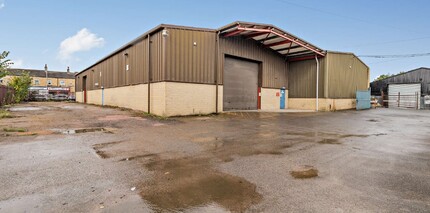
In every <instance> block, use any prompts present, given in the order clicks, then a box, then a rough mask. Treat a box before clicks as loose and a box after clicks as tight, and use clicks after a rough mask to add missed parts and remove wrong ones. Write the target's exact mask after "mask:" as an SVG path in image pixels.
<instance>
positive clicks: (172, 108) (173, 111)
mask: <svg viewBox="0 0 430 213" xmlns="http://www.w3.org/2000/svg"><path fill="white" fill-rule="evenodd" d="M165 85H166V112H165V115H166V116H175V115H195V114H210V113H214V112H215V106H216V100H215V94H216V91H215V90H216V86H215V85H209V84H190V83H176V82H166V84H165ZM218 89H219V88H218ZM218 92H219V91H218ZM221 94H222V89H221Z"/></svg>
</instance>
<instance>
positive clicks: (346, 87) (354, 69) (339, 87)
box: [326, 52, 369, 98]
mask: <svg viewBox="0 0 430 213" xmlns="http://www.w3.org/2000/svg"><path fill="white" fill-rule="evenodd" d="M326 57H327V58H328V65H327V67H328V83H329V84H328V96H329V98H355V95H356V91H357V90H367V89H368V82H369V68H368V67H367V66H366V65H365V64H363V63H362V62H361V61H360V60H359V59H358V58H357V57H356V56H354V55H353V54H347V53H330V52H329V53H328V54H327V56H326Z"/></svg>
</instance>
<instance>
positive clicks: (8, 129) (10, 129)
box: [3, 127, 27, 132]
mask: <svg viewBox="0 0 430 213" xmlns="http://www.w3.org/2000/svg"><path fill="white" fill-rule="evenodd" d="M3 131H5V132H27V129H25V128H20V127H7V128H3Z"/></svg>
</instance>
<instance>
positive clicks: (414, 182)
mask: <svg viewBox="0 0 430 213" xmlns="http://www.w3.org/2000/svg"><path fill="white" fill-rule="evenodd" d="M9 110H10V114H11V115H12V118H3V119H1V120H0V168H1V170H0V212H176V211H180V212H429V211H430V131H429V129H430V113H429V112H427V111H419V110H392V109H372V110H367V111H353V110H349V111H338V112H319V113H317V112H296V113H282V112H265V113H259V112H230V113H223V114H220V115H209V116H192V117H177V118H169V119H165V118H159V117H151V116H147V115H144V114H143V113H140V112H136V111H130V110H124V109H120V108H109V107H99V106H92V105H83V104H76V103H54V102H46V103H25V104H20V105H15V106H13V107H12V108H10V109H9Z"/></svg>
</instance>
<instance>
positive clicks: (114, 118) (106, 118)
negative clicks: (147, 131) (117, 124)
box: [97, 115, 147, 121]
mask: <svg viewBox="0 0 430 213" xmlns="http://www.w3.org/2000/svg"><path fill="white" fill-rule="evenodd" d="M129 119H135V120H140V121H146V120H147V119H145V118H141V117H132V116H128V115H107V116H104V117H101V118H98V119H97V120H99V121H121V120H129Z"/></svg>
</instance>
